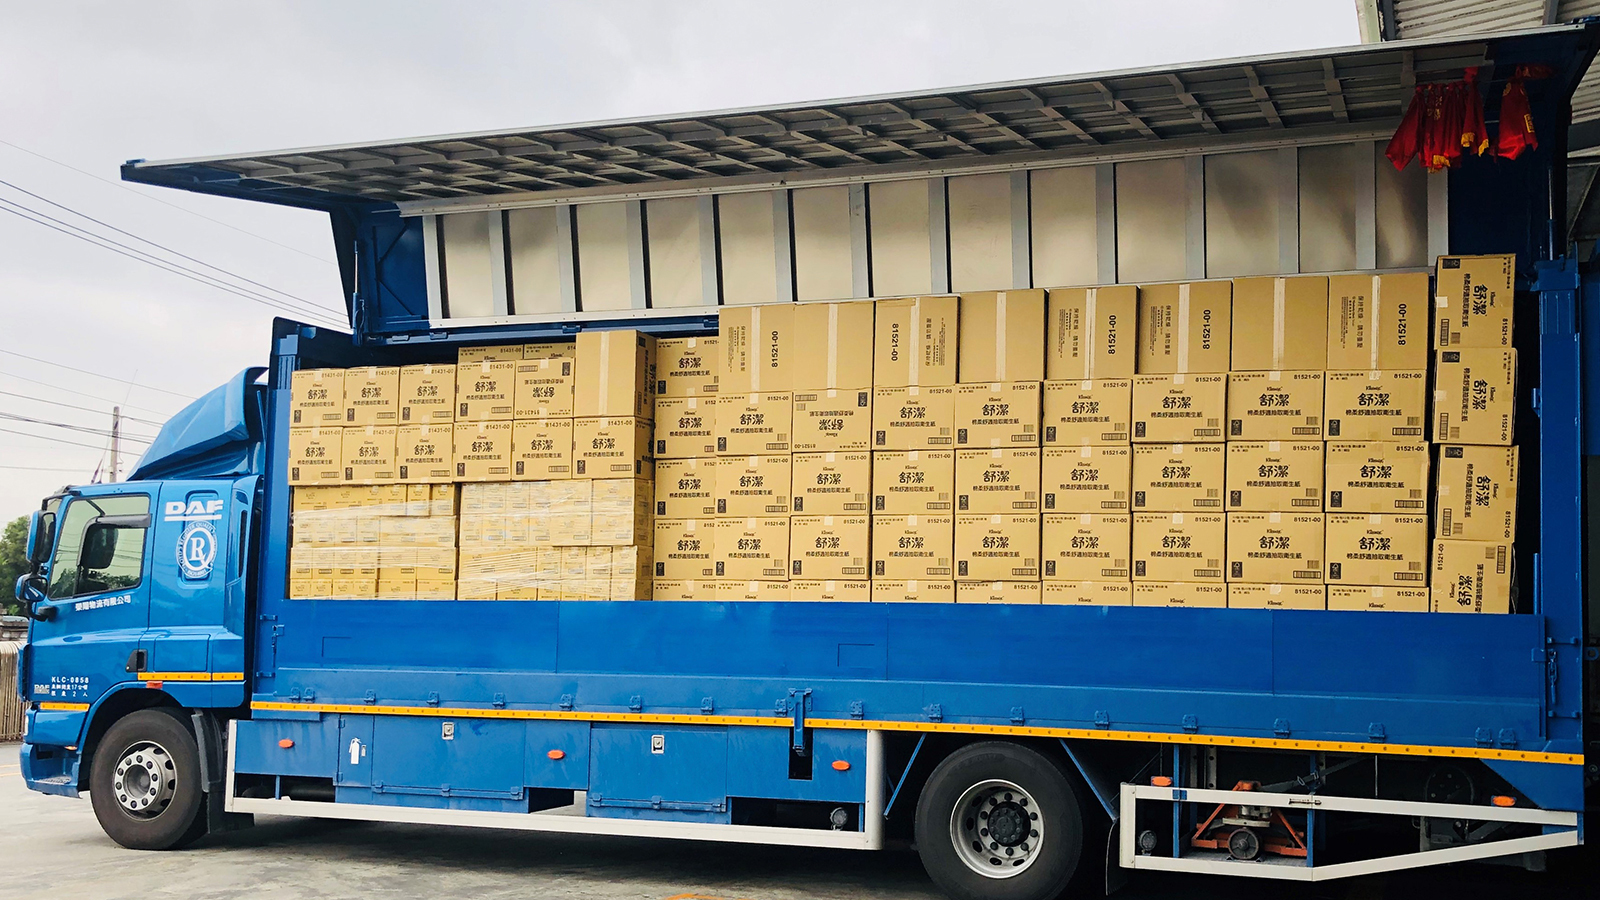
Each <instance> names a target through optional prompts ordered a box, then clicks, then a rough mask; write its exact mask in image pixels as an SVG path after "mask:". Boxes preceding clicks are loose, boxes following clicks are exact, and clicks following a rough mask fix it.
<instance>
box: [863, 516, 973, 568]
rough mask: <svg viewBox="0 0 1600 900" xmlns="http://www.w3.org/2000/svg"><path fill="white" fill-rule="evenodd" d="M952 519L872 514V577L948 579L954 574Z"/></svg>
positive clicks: (953, 528)
mask: <svg viewBox="0 0 1600 900" xmlns="http://www.w3.org/2000/svg"><path fill="white" fill-rule="evenodd" d="M954 558H955V520H954V519H953V518H952V517H950V516H948V515H938V516H925V515H913V516H873V517H872V577H873V578H888V579H890V580H891V581H900V580H904V579H907V578H919V579H920V578H933V579H948V578H953V577H954V576H955V566H954V563H953V562H952V560H953V559H954Z"/></svg>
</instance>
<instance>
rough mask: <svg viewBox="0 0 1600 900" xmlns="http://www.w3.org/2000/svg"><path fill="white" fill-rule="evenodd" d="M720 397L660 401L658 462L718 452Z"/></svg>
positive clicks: (657, 434)
mask: <svg viewBox="0 0 1600 900" xmlns="http://www.w3.org/2000/svg"><path fill="white" fill-rule="evenodd" d="M716 430H717V397H716V395H715V394H713V395H711V396H708V397H707V396H702V397H657V398H656V422H655V441H656V449H655V455H656V459H689V458H690V457H695V456H713V455H715V454H716V452H717V438H716Z"/></svg>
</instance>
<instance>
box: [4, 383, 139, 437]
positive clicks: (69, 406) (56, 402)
mask: <svg viewBox="0 0 1600 900" xmlns="http://www.w3.org/2000/svg"><path fill="white" fill-rule="evenodd" d="M0 396H4V397H17V398H19V399H22V400H33V401H35V402H37V403H48V404H50V405H51V406H63V407H66V408H67V409H76V410H79V411H81V412H91V413H97V414H99V415H102V416H105V415H110V414H111V410H109V409H95V408H94V407H92V406H78V405H76V404H73V403H63V402H61V401H60V400H46V399H45V398H43V397H32V396H29V395H27V394H18V393H16V392H15V391H0ZM106 402H107V403H113V404H115V405H118V406H120V405H121V404H117V403H116V401H114V400H108V401H106ZM122 418H123V419H125V420H127V421H129V422H138V423H139V424H141V425H154V426H155V427H157V428H160V427H162V426H163V425H165V424H166V423H165V422H157V421H155V420H154V419H141V418H139V417H138V416H130V415H128V414H127V413H123V414H122Z"/></svg>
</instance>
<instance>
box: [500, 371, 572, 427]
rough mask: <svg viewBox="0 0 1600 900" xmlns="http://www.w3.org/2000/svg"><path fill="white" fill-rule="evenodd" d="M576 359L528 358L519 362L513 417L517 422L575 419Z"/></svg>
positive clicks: (513, 399) (513, 393)
mask: <svg viewBox="0 0 1600 900" xmlns="http://www.w3.org/2000/svg"><path fill="white" fill-rule="evenodd" d="M573 368H574V367H573V360H570V359H525V360H523V361H522V362H519V363H517V370H516V371H517V377H516V385H515V387H514V388H513V392H512V415H513V416H514V417H515V418H518V419H563V418H571V417H572V403H573V380H574V377H575V375H574V372H573Z"/></svg>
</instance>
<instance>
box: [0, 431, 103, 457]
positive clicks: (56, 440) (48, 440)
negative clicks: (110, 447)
mask: <svg viewBox="0 0 1600 900" xmlns="http://www.w3.org/2000/svg"><path fill="white" fill-rule="evenodd" d="M0 431H3V432H5V433H6V434H20V435H22V436H23V437H30V438H33V439H34V440H36V441H44V442H46V443H49V444H68V445H71V446H73V447H88V448H89V449H90V450H99V451H100V452H101V453H104V452H106V448H105V447H104V446H102V445H99V444H83V443H79V442H78V441H69V440H65V439H63V438H53V437H50V436H49V435H44V434H34V433H33V432H31V431H18V430H16V429H15V428H0Z"/></svg>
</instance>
